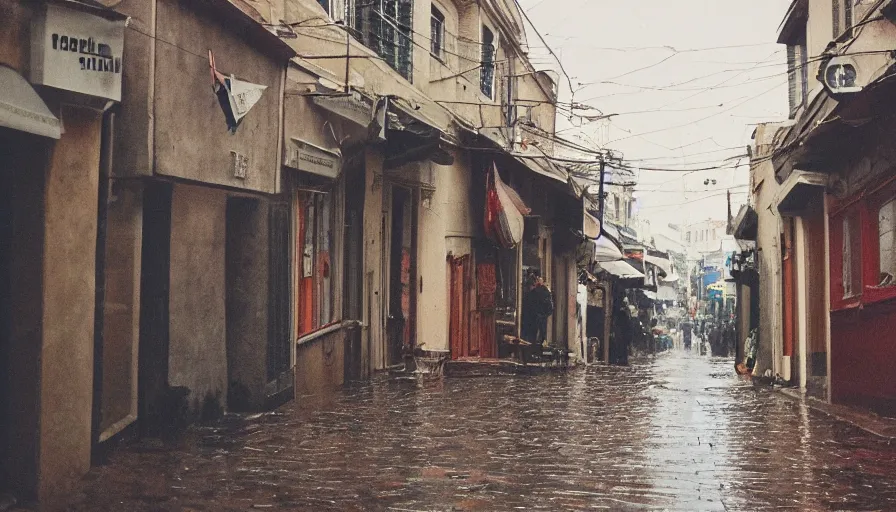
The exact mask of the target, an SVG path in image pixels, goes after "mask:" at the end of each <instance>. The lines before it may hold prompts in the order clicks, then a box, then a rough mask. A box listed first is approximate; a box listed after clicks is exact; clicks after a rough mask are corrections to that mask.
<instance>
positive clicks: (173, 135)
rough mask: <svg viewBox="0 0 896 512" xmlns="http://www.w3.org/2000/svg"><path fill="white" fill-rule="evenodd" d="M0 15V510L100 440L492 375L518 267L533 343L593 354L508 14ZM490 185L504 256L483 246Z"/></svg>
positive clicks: (564, 188) (530, 77)
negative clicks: (534, 322)
mask: <svg viewBox="0 0 896 512" xmlns="http://www.w3.org/2000/svg"><path fill="white" fill-rule="evenodd" d="M0 14H2V17H3V19H4V22H6V20H12V23H9V24H8V25H9V26H11V27H13V30H12V31H4V32H3V33H2V34H0V83H2V84H3V86H4V87H3V90H4V91H12V93H7V92H4V93H2V95H0V172H2V174H3V176H4V178H5V183H9V184H11V186H10V187H7V188H4V190H3V191H2V192H0V194H2V200H0V208H2V210H0V244H2V247H3V248H4V250H2V251H0V271H2V273H0V298H2V299H3V300H2V302H0V336H2V337H0V355H2V356H3V357H2V358H0V360H2V361H4V365H5V366H4V367H3V369H2V374H3V377H4V380H3V386H2V388H0V407H2V411H3V414H2V415H0V417H2V422H0V439H2V442H0V455H2V456H0V460H2V461H3V465H2V467H0V482H2V484H0V491H7V490H8V491H10V492H12V493H13V494H14V495H15V496H17V497H18V498H19V499H20V500H21V501H24V502H31V501H37V502H39V503H40V504H41V505H46V506H47V507H49V508H53V507H56V506H58V505H60V504H62V503H64V500H65V496H66V493H67V492H68V490H69V489H70V488H71V486H72V485H73V484H74V483H76V482H77V480H78V479H79V478H80V477H81V476H82V475H83V474H84V473H85V472H86V471H87V470H88V469H89V467H90V466H91V464H94V463H97V462H100V461H102V459H103V457H104V456H105V453H106V452H107V450H108V449H109V448H110V447H111V446H112V445H113V444H114V442H115V441H116V440H120V439H129V438H133V437H136V436H149V437H159V436H160V437H164V436H166V435H168V434H171V433H173V432H174V431H176V430H178V429H180V428H182V427H184V426H186V425H188V424H190V423H192V422H195V421H201V420H211V419H214V418H216V417H218V416H219V415H220V414H222V413H223V412H224V411H258V410H264V409H268V408H271V407H275V406H277V405H279V404H281V403H283V402H284V401H287V400H290V399H293V398H294V397H296V396H306V395H313V394H317V393H321V392H324V391H326V390H329V389H332V388H334V387H336V386H339V385H341V384H343V383H345V382H346V381H351V380H359V379H365V378H369V377H370V376H372V375H373V374H374V373H375V372H379V371H385V370H396V369H400V370H405V371H413V370H415V369H418V367H420V368H423V369H425V367H426V365H429V364H431V365H434V366H433V367H435V366H440V365H443V364H444V363H445V362H446V361H449V360H458V359H474V360H482V359H497V358H504V357H510V355H511V354H510V352H509V351H508V347H507V346H506V343H505V337H509V338H519V337H520V335H521V333H522V323H523V320H524V319H523V318H522V316H523V315H522V313H523V312H522V298H523V295H524V293H525V292H526V291H527V289H526V287H525V285H524V283H525V279H526V278H527V276H528V274H529V273H535V274H539V275H541V276H543V277H544V279H545V281H546V283H547V285H548V287H549V289H551V291H552V298H553V303H554V307H555V311H554V314H553V315H552V317H551V320H550V322H549V325H548V327H547V331H548V332H547V334H546V339H545V342H546V344H547V345H548V346H551V347H554V348H556V349H557V350H558V351H560V352H566V351H573V353H574V354H579V355H578V356H575V357H576V358H580V359H584V357H583V356H582V352H583V351H584V348H583V346H582V344H581V343H579V341H580V340H579V338H580V336H579V335H578V334H577V330H576V324H577V322H578V316H577V315H578V310H579V308H578V303H577V300H576V299H577V297H576V295H577V292H578V285H577V283H578V277H579V276H578V272H577V266H576V257H575V255H576V249H577V246H578V244H579V242H580V241H581V229H582V225H583V215H584V208H583V204H582V194H583V192H582V190H581V187H576V186H575V185H574V184H573V183H572V182H571V180H570V177H569V173H568V172H567V171H566V169H565V168H563V167H562V166H560V165H558V164H557V162H555V161H554V160H553V158H552V155H554V151H555V149H554V141H555V136H554V123H555V116H556V107H555V103H556V99H557V86H556V83H555V80H554V79H553V78H552V77H551V75H550V74H549V73H545V72H540V71H538V70H536V69H535V68H534V67H533V66H532V65H531V63H529V61H528V59H527V57H526V52H525V50H524V49H525V47H526V46H525V45H526V41H525V30H524V26H523V20H522V17H521V14H520V12H519V11H518V9H517V7H516V6H512V5H507V4H505V3H501V2H491V1H486V2H466V1H452V0H435V1H433V2H429V1H425V0H416V1H410V0H399V1H394V2H374V3H360V2H359V3H355V2H339V1H331V2H327V1H321V2H318V1H314V0H264V1H263V0H201V1H196V2H181V1H178V0H149V1H145V0H139V1H138V0H121V1H103V2H97V1H93V0H51V1H47V2H28V1H23V0H0ZM54 23H55V25H54ZM6 25H7V24H6V23H4V27H6ZM40 49H42V50H43V53H41V52H40V51H38V50H40ZM37 55H43V60H32V59H37V58H38V57H32V56H37ZM65 66H68V67H65ZM72 66H74V67H72ZM88 72H89V73H88ZM79 73H80V74H79ZM85 73H86V74H89V76H90V77H91V78H90V79H87V80H81V81H78V80H80V79H81V78H82V75H84V74H85ZM60 74H61V75H62V76H63V77H66V80H68V82H66V80H62V81H60V78H59V77H60ZM71 77H78V80H75V81H72V80H71ZM23 113H24V114H23ZM496 180H498V181H500V182H502V183H503V184H504V186H505V187H506V188H505V189H503V190H504V193H505V194H509V195H508V196H507V197H511V196H513V197H512V199H514V200H516V199H518V200H519V212H520V215H521V217H520V219H521V220H520V226H519V227H520V230H519V233H518V235H519V236H518V239H513V240H511V243H504V244H502V243H500V241H498V240H496V237H495V236H494V233H489V231H488V229H487V227H486V225H487V222H486V221H485V219H486V212H487V208H488V204H489V203H488V201H489V200H488V195H489V190H490V189H489V186H490V184H494V183H495V181H496ZM492 186H493V185H492ZM514 204H517V203H514ZM11 248H14V250H12V249H11ZM35 283H37V284H35Z"/></svg>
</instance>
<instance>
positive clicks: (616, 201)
mask: <svg viewBox="0 0 896 512" xmlns="http://www.w3.org/2000/svg"><path fill="white" fill-rule="evenodd" d="M613 206H614V208H613V211H614V212H615V213H616V216H615V217H614V219H615V220H616V221H619V220H620V219H621V218H622V215H621V213H620V211H619V196H613Z"/></svg>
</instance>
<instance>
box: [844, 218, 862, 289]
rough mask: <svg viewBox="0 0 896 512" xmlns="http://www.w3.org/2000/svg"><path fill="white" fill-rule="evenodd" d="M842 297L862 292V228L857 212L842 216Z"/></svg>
mask: <svg viewBox="0 0 896 512" xmlns="http://www.w3.org/2000/svg"><path fill="white" fill-rule="evenodd" d="M842 228H843V247H842V249H843V269H842V270H843V298H844V299H847V298H850V297H855V296H856V295H860V294H861V292H862V228H861V224H860V223H859V214H858V212H854V213H851V214H848V215H846V216H845V217H843V227H842Z"/></svg>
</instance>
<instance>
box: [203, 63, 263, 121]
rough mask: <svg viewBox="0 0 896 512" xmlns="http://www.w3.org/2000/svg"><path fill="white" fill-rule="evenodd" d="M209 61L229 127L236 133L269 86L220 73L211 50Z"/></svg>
mask: <svg viewBox="0 0 896 512" xmlns="http://www.w3.org/2000/svg"><path fill="white" fill-rule="evenodd" d="M208 63H209V66H210V67H211V73H212V87H213V90H214V91H215V95H216V96H217V97H218V104H220V105H221V110H222V111H223V112H224V117H225V119H226V120H227V128H228V130H230V132H231V133H236V129H237V127H239V125H240V123H241V122H242V120H243V118H244V117H246V114H248V113H249V111H250V110H252V107H254V106H255V104H256V103H258V101H259V100H260V99H261V95H262V93H264V90H265V89H267V88H268V87H267V86H266V85H258V84H253V83H250V82H245V81H243V80H237V79H236V77H234V76H233V75H230V76H229V77H227V76H225V75H224V74H222V73H220V72H219V71H218V70H217V68H216V67H215V57H214V55H212V51H211V50H209V52H208Z"/></svg>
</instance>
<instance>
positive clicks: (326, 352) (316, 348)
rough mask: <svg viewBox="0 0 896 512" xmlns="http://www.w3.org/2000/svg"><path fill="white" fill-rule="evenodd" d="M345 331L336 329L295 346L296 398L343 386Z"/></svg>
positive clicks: (299, 398) (300, 398)
mask: <svg viewBox="0 0 896 512" xmlns="http://www.w3.org/2000/svg"><path fill="white" fill-rule="evenodd" d="M344 368H345V331H344V330H342V329H337V330H336V331H334V332H331V333H329V334H324V335H322V336H320V337H319V338H317V339H315V340H314V341H311V342H308V343H304V344H302V345H299V346H298V347H296V397H297V398H298V400H299V401H300V402H301V400H302V397H307V396H309V395H319V394H322V393H326V392H327V391H332V390H334V389H336V388H337V387H338V386H341V385H342V383H343V375H344V374H345V371H344Z"/></svg>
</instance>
